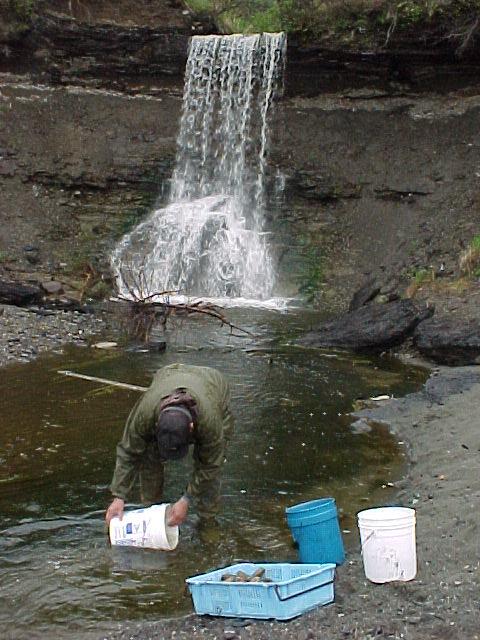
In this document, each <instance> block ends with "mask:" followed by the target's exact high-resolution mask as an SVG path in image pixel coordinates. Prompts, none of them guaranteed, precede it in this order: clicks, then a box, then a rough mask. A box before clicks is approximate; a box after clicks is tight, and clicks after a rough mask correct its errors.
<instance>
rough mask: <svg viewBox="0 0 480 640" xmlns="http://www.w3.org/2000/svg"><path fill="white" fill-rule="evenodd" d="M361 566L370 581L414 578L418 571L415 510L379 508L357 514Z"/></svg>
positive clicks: (381, 581) (380, 581)
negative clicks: (360, 545)
mask: <svg viewBox="0 0 480 640" xmlns="http://www.w3.org/2000/svg"><path fill="white" fill-rule="evenodd" d="M358 528H359V529H360V540H361V544H362V556H363V567H364V570H365V575H366V577H367V578H368V579H369V580H371V581H372V582H379V583H383V582H392V581H393V580H401V581H404V582H406V581H407V580H413V578H414V577H415V575H416V573H417V553H416V545H415V509H407V508H405V507H381V508H378V509H367V510H365V511H360V513H358Z"/></svg>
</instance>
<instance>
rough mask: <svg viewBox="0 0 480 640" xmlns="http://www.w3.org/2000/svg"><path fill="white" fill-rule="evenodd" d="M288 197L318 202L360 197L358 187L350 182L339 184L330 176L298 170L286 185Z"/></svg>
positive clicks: (288, 179)
mask: <svg viewBox="0 0 480 640" xmlns="http://www.w3.org/2000/svg"><path fill="white" fill-rule="evenodd" d="M285 194H286V197H287V198H292V197H299V198H304V199H306V200H315V201H316V202H322V203H331V202H335V201H336V200H341V199H345V198H358V197H359V191H358V189H357V187H356V186H355V185H353V184H350V183H342V184H338V183H337V182H335V181H334V179H333V178H332V177H330V176H324V175H319V174H317V173H314V172H313V171H296V172H295V173H294V174H293V175H292V176H289V177H288V178H287V181H286V185H285Z"/></svg>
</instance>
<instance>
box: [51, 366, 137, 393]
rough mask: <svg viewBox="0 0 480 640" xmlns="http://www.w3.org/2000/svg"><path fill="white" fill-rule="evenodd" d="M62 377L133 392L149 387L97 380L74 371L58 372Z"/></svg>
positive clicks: (103, 379)
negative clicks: (98, 383) (99, 383)
mask: <svg viewBox="0 0 480 640" xmlns="http://www.w3.org/2000/svg"><path fill="white" fill-rule="evenodd" d="M57 373H60V374H61V375H62V376H69V377H71V378H81V379H82V380H91V381H92V382H102V383H103V384H109V385H111V386H112V387H120V388H121V389H130V390H131V391H147V389H148V387H140V386H139V385H137V384H128V383H127V382H117V381H116V380H107V379H106V378H96V377H95V376H86V375H84V374H83V373H75V372H74V371H57Z"/></svg>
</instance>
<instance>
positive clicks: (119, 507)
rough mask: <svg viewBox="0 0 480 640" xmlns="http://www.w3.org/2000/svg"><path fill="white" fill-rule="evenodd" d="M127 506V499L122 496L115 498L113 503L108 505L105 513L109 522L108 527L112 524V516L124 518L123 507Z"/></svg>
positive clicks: (106, 520)
mask: <svg viewBox="0 0 480 640" xmlns="http://www.w3.org/2000/svg"><path fill="white" fill-rule="evenodd" d="M124 507H125V500H122V498H115V499H114V500H113V502H112V504H111V505H110V506H109V507H108V509H107V512H106V513H105V522H106V523H107V527H108V526H109V525H110V520H111V519H112V518H115V517H117V518H119V519H120V520H121V519H122V518H123V509H124Z"/></svg>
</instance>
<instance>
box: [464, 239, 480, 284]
mask: <svg viewBox="0 0 480 640" xmlns="http://www.w3.org/2000/svg"><path fill="white" fill-rule="evenodd" d="M460 271H461V272H462V273H463V274H464V275H467V276H474V277H475V278H480V234H478V235H476V236H474V237H473V239H472V241H471V242H470V246H469V247H468V248H467V249H466V250H465V251H464V252H463V253H462V255H461V256H460Z"/></svg>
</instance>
